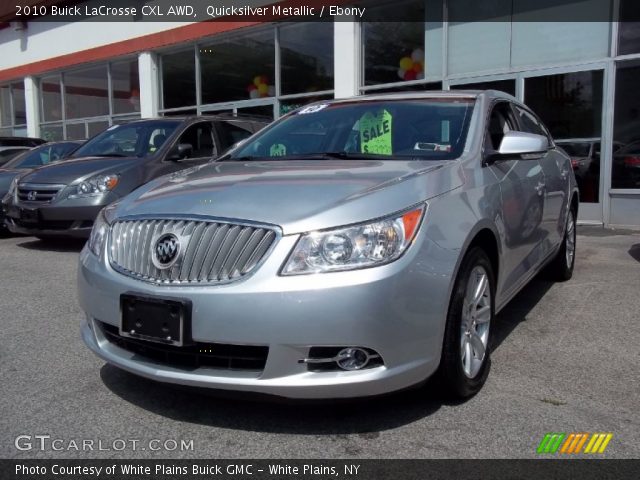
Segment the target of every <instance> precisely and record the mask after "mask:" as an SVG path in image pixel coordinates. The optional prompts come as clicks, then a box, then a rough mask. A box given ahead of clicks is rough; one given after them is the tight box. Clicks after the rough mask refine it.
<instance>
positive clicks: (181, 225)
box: [110, 220, 276, 285]
mask: <svg viewBox="0 0 640 480" xmlns="http://www.w3.org/2000/svg"><path fill="white" fill-rule="evenodd" d="M169 233H172V234H174V235H175V236H176V237H177V239H178V242H179V244H180V246H179V248H178V253H177V259H176V260H175V262H174V263H173V264H172V265H171V266H170V267H169V268H158V266H157V265H156V263H157V262H155V263H154V260H153V256H154V255H155V248H156V242H157V241H158V239H160V238H161V237H163V236H165V235H166V234H169ZM275 240H276V233H275V231H274V230H272V229H269V228H265V227H257V226H249V225H239V224H233V223H224V222H214V221H202V220H122V221H117V222H115V223H114V224H113V226H112V227H111V239H110V258H111V264H112V266H113V267H114V268H115V269H116V270H117V271H119V272H120V273H123V274H125V275H129V276H131V277H134V278H138V279H140V280H145V281H148V282H153V283H158V284H186V285H192V284H207V285H209V284H219V283H227V282H230V281H233V280H237V279H239V278H241V277H243V276H245V275H247V274H249V273H251V272H252V271H253V270H255V268H256V267H257V266H258V264H259V263H260V261H261V260H262V259H263V258H265V256H266V254H267V252H269V250H270V249H271V247H272V246H273V245H274V243H275Z"/></svg>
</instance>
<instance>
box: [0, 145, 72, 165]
mask: <svg viewBox="0 0 640 480" xmlns="http://www.w3.org/2000/svg"><path fill="white" fill-rule="evenodd" d="M78 145H79V144H78V143H72V142H68V143H67V142H65V143H53V144H48V145H42V146H40V147H36V148H34V149H32V150H29V151H27V152H24V153H22V154H20V155H19V156H17V157H15V158H13V159H11V160H10V161H8V162H7V163H6V164H5V166H4V167H5V168H36V167H41V166H42V165H47V164H48V163H51V162H58V161H60V160H63V159H65V158H67V157H68V156H69V154H70V153H71V152H73V151H74V150H75V149H76V148H78Z"/></svg>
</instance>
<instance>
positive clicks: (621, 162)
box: [612, 141, 640, 188]
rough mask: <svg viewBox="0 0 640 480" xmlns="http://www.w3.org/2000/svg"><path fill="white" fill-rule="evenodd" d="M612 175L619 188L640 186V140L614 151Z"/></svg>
mask: <svg viewBox="0 0 640 480" xmlns="http://www.w3.org/2000/svg"><path fill="white" fill-rule="evenodd" d="M612 175H613V183H614V184H615V185H616V186H617V188H638V187H640V141H635V142H631V143H629V144H628V145H625V146H624V147H622V148H621V149H619V150H617V151H616V152H614V154H613V169H612Z"/></svg>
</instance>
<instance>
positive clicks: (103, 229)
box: [89, 209, 109, 257]
mask: <svg viewBox="0 0 640 480" xmlns="http://www.w3.org/2000/svg"><path fill="white" fill-rule="evenodd" d="M108 233H109V224H108V223H107V219H106V218H105V214H104V209H103V210H101V211H100V213H99V214H98V217H97V218H96V221H95V222H94V223H93V229H92V230H91V235H90V236H89V250H91V251H92V252H93V253H94V255H96V256H97V257H99V256H100V254H101V253H102V249H103V247H104V244H105V241H106V239H107V234H108Z"/></svg>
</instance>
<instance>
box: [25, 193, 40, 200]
mask: <svg viewBox="0 0 640 480" xmlns="http://www.w3.org/2000/svg"><path fill="white" fill-rule="evenodd" d="M37 199H38V192H29V193H27V200H31V201H34V200H37Z"/></svg>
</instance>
